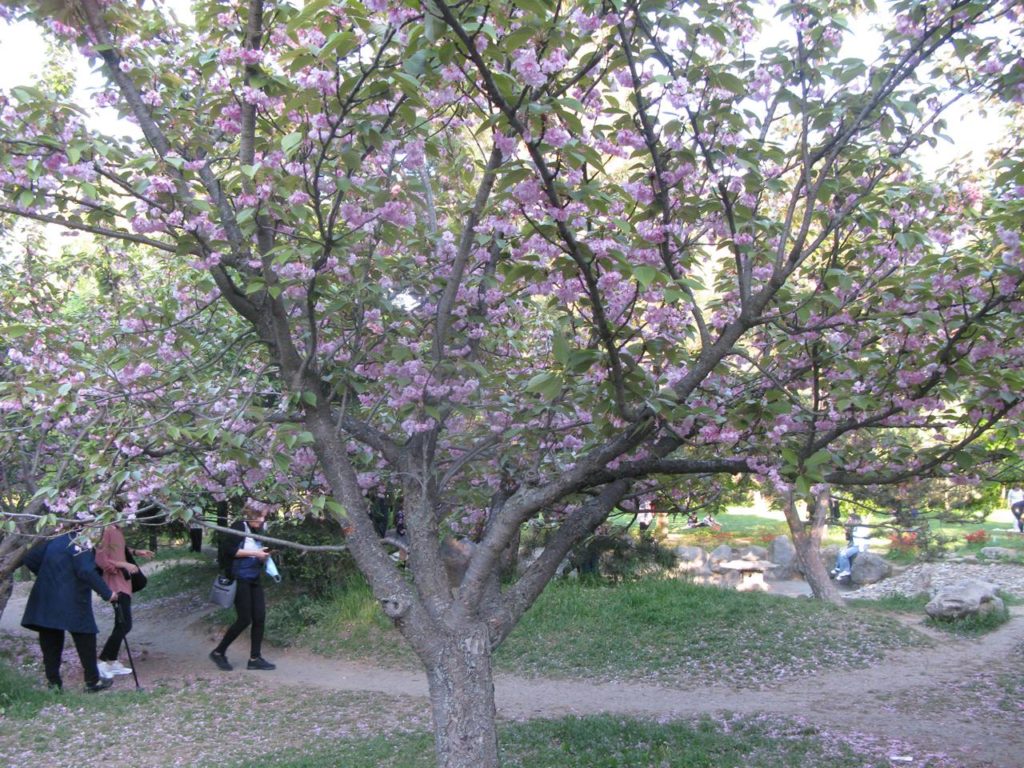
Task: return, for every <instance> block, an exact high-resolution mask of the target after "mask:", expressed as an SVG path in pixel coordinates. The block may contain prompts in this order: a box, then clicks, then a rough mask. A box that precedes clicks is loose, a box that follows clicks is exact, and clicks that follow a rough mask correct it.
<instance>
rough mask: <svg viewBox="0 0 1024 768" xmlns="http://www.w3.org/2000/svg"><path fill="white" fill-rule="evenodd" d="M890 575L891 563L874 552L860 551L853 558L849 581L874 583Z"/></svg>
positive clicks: (860, 583)
mask: <svg viewBox="0 0 1024 768" xmlns="http://www.w3.org/2000/svg"><path fill="white" fill-rule="evenodd" d="M891 575H892V565H890V564H889V562H888V561H887V560H886V559H885V558H884V557H882V556H881V555H876V554H875V553H874V552H861V553H860V554H859V555H857V556H856V557H855V558H854V559H853V566H852V567H851V568H850V581H851V582H852V583H853V584H857V585H863V584H874V583H875V582H878V581H881V580H882V579H885V578H888V577H889V576H891Z"/></svg>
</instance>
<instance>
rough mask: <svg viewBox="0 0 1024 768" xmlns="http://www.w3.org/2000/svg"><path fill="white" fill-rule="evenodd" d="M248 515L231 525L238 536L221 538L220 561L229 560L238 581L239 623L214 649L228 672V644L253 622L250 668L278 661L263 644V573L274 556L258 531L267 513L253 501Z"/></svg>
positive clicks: (216, 660)
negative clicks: (266, 656)
mask: <svg viewBox="0 0 1024 768" xmlns="http://www.w3.org/2000/svg"><path fill="white" fill-rule="evenodd" d="M243 514H244V517H245V519H244V520H238V521H236V522H235V523H233V524H232V525H231V527H232V528H233V529H234V530H236V531H238V534H237V535H236V536H224V537H223V538H222V539H221V545H220V553H219V557H218V559H219V560H220V562H222V563H225V564H229V568H228V569H229V570H230V573H229V575H230V576H231V578H233V579H234V580H235V583H236V584H237V585H238V587H237V591H236V592H235V611H236V613H237V618H236V619H235V623H234V624H232V625H231V626H230V627H228V631H227V632H226V633H224V637H223V639H222V640H221V641H220V643H219V644H218V645H217V647H216V648H214V649H213V650H212V651H210V658H211V659H213V663H214V664H216V665H217V666H218V667H219V668H220V669H223V670H224V671H225V672H230V671H231V669H232V666H231V662H229V661H228V657H227V650H228V646H229V645H231V643H233V642H234V641H235V638H236V637H238V636H239V635H240V634H242V632H243V631H244V630H245V628H246V627H248V626H249V625H250V624H251V625H252V629H251V630H250V631H249V663H248V664H247V665H246V669H257V670H271V669H274V668H275V665H274V664H271V663H270V662H269V661H267V660H266V659H264V658H263V656H262V655H261V651H262V645H263V628H264V626H265V624H266V620H267V603H266V598H265V596H264V594H263V584H261V583H260V574H261V573H262V572H263V569H264V567H265V566H266V563H267V558H268V557H269V556H270V550H269V549H267V548H266V547H264V546H263V544H262V542H260V540H259V538H257V536H256V534H257V533H259V532H260V531H261V530H263V521H264V520H266V519H267V513H266V511H265V510H263V509H259V508H257V507H256V506H255V505H253V504H252V503H248V504H246V505H245V509H244V510H243Z"/></svg>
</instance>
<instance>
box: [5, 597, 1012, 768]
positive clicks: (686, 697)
mask: <svg viewBox="0 0 1024 768" xmlns="http://www.w3.org/2000/svg"><path fill="white" fill-rule="evenodd" d="M25 586H26V585H18V587H19V589H17V590H16V592H15V594H14V595H13V596H12V599H11V601H10V603H9V604H8V606H7V610H6V611H5V612H4V615H3V617H2V620H0V631H4V632H12V633H21V632H24V630H21V628H20V627H18V626H17V623H18V621H19V620H20V617H21V612H22V610H23V606H24V600H25V593H26V592H27V590H26V589H25V588H24V587H25ZM209 610H210V608H209V606H207V605H205V604H204V603H202V602H201V601H200V600H199V599H195V598H194V599H191V600H189V599H184V598H175V599H165V600H158V601H154V602H153V603H143V604H140V605H139V606H138V607H137V608H136V609H135V610H134V611H133V613H134V614H135V629H134V630H133V631H132V633H131V634H130V635H129V641H130V644H131V648H132V653H133V656H134V658H135V661H136V665H137V670H138V673H139V676H140V679H141V682H142V684H143V685H144V686H151V685H155V684H158V683H167V684H170V685H172V686H173V685H175V682H176V681H177V680H179V679H181V677H182V676H183V674H185V673H187V675H188V676H189V677H190V678H191V679H195V678H196V677H198V678H199V679H200V680H202V679H204V678H205V679H208V680H211V681H216V682H218V683H219V682H222V681H223V678H224V676H227V675H232V676H239V675H241V676H244V677H245V679H247V680H252V679H253V676H258V677H259V681H260V684H261V685H262V686H266V687H272V688H273V687H276V688H287V687H288V686H301V687H303V688H305V689H323V690H329V691H348V692H376V693H382V694H388V695H391V696H398V697H403V698H404V697H412V698H414V699H423V700H425V699H426V697H427V685H426V680H425V678H424V676H423V675H422V674H419V673H416V672H412V671H408V670H405V671H403V670H394V669H386V668H383V669H382V668H376V667H372V666H368V665H366V664H361V663H351V662H346V661H339V660H332V659H324V658H320V657H317V656H314V655H313V654H310V653H308V652H305V651H302V650H297V649H271V648H268V649H266V656H267V657H268V658H270V659H271V660H272V661H274V662H275V663H276V664H277V665H278V668H277V670H276V671H274V672H269V673H267V672H249V671H246V670H245V669H244V661H245V658H246V655H247V654H246V651H247V650H248V637H247V635H243V636H242V637H241V638H239V639H238V640H237V641H236V642H235V644H234V645H233V646H232V648H231V649H230V650H229V658H231V659H232V661H234V662H235V663H236V670H235V671H233V672H230V673H226V672H221V671H219V670H218V669H216V668H215V666H214V665H213V663H212V662H211V661H210V660H209V659H208V658H207V654H208V653H209V651H210V649H211V648H212V647H213V646H214V644H215V643H216V641H217V639H218V638H217V637H215V636H213V635H212V634H211V633H210V632H209V630H207V629H204V628H203V627H204V622H203V621H202V618H203V616H204V615H205V614H206V613H207V612H208V611H209ZM107 613H109V611H107V610H104V609H103V608H98V609H97V618H98V620H100V621H101V634H100V639H101V642H102V639H103V638H104V637H105V636H106V634H107V632H108V630H109V619H108V618H107V617H106V614H107ZM850 619H851V621H855V620H856V614H855V613H853V612H851V617H850ZM908 621H910V622H911V623H912V624H918V625H919V624H920V623H921V622H920V621H919V620H918V619H917V618H916V617H909V618H908ZM918 628H919V629H922V630H923V629H924V628H923V627H920V626H919V627H918ZM26 634H29V635H32V636H33V637H34V634H32V633H26ZM929 634H932V633H929ZM1022 639H1024V615H1022V614H1021V612H1020V611H1017V612H1016V613H1015V615H1014V617H1013V618H1012V619H1011V620H1010V621H1009V622H1008V623H1007V624H1005V625H1004V626H1003V627H1001V628H1000V629H998V630H997V631H995V632H992V633H989V634H988V635H985V636H983V637H981V638H976V639H958V638H952V637H947V636H945V635H938V636H937V642H934V643H932V644H931V646H930V647H928V648H924V649H916V650H912V651H899V652H894V653H891V654H889V655H887V656H885V657H884V658H881V659H879V660H878V661H877V663H875V664H873V665H871V666H869V667H867V668H863V669H856V670H852V671H846V670H844V671H835V672H825V673H818V674H810V675H808V676H805V677H802V678H800V679H799V680H795V681H791V682H786V683H781V684H778V685H776V686H774V687H771V688H768V689H764V688H763V686H761V687H758V688H757V689H754V688H750V689H747V688H742V687H737V686H720V687H719V686H694V687H685V686H684V687H675V688H668V687H662V686H655V685H646V684H633V683H629V682H625V681H623V682H616V683H608V684H594V683H589V682H587V681H585V680H552V679H526V678H520V677H515V676H509V675H501V676H498V677H497V678H496V680H495V687H496V698H497V705H498V710H499V713H500V715H501V716H503V717H506V718H511V719H517V720H527V719H531V718H538V717H544V718H548V717H560V716H564V715H570V714H572V715H588V714H598V713H614V714H622V715H627V716H635V717H641V718H644V717H647V718H651V717H653V718H658V719H661V720H664V719H671V718H674V717H685V716H691V715H697V714H704V713H709V714H710V713H721V712H734V713H738V714H748V715H750V714H757V713H765V714H773V715H780V716H788V717H798V718H802V719H803V720H804V721H807V722H808V723H810V724H812V725H817V726H820V727H822V728H827V729H830V730H839V731H841V732H844V733H847V734H861V735H862V736H863V738H864V739H865V740H871V741H878V740H886V739H892V740H895V741H899V742H901V743H903V744H909V745H912V746H913V747H914V748H916V749H918V750H920V753H921V754H922V755H923V754H932V755H945V756H948V758H949V759H950V760H951V761H952V764H959V765H961V766H963V768H1020V766H1021V765H1022V764H1024V757H1022V755H1024V701H1022V695H1024V644H1022ZM751 652H752V653H756V649H751ZM130 685H133V682H132V678H131V677H122V678H119V679H118V682H117V687H125V686H130ZM899 757H900V758H906V760H905V761H895V757H894V758H893V759H894V761H895V762H894V763H893V765H909V766H913V765H920V763H919V762H917V760H916V759H915V756H914V755H913V754H907V755H900V756H899Z"/></svg>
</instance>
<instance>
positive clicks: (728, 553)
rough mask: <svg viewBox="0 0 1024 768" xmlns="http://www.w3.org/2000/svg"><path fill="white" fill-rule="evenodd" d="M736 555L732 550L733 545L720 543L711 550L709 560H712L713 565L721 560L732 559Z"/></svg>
mask: <svg viewBox="0 0 1024 768" xmlns="http://www.w3.org/2000/svg"><path fill="white" fill-rule="evenodd" d="M734 556H735V555H734V553H733V551H732V547H730V546H729V545H728V544H720V545H719V546H717V547H715V548H714V549H713V550H711V554H710V555H708V560H710V561H711V563H712V567H713V566H714V563H716V562H718V561H720V560H732V559H733V557H734Z"/></svg>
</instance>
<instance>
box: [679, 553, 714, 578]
mask: <svg viewBox="0 0 1024 768" xmlns="http://www.w3.org/2000/svg"><path fill="white" fill-rule="evenodd" d="M673 551H674V553H675V556H676V568H675V570H676V573H709V572H710V570H709V569H708V555H707V553H706V552H705V551H704V550H703V549H702V548H701V547H676V548H675V550H673Z"/></svg>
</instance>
